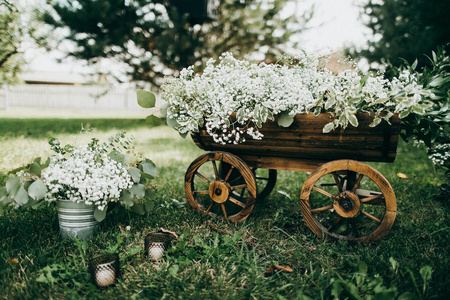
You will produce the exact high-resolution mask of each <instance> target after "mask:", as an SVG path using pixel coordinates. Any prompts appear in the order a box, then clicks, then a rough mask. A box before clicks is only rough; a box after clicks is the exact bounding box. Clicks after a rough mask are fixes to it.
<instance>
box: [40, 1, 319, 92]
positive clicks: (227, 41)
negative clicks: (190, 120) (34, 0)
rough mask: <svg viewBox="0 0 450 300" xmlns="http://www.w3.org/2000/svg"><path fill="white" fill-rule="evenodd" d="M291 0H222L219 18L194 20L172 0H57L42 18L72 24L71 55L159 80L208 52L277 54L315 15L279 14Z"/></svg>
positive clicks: (136, 77) (57, 24)
mask: <svg viewBox="0 0 450 300" xmlns="http://www.w3.org/2000/svg"><path fill="white" fill-rule="evenodd" d="M288 2H289V1H288V0H274V1H267V0H246V1H235V0H225V1H220V7H219V9H218V12H219V15H218V19H217V20H215V21H213V22H210V23H205V24H203V25H199V24H197V25H194V26H193V25H191V24H190V23H189V16H188V15H183V14H181V13H180V12H178V11H177V9H176V8H175V6H173V5H172V4H171V1H165V0H154V1H150V2H149V1H145V0H132V1H125V0H114V1H101V0H80V1H76V2H72V1H54V2H52V4H51V8H48V11H47V13H46V14H45V15H44V16H43V20H44V22H46V23H47V24H50V25H51V26H52V27H53V28H55V29H59V28H63V27H65V28H68V29H69V34H68V35H67V36H65V39H67V40H70V41H72V42H74V44H75V46H76V49H75V50H74V51H72V52H71V53H68V54H69V55H71V56H74V57H76V58H80V59H84V60H88V61H89V62H91V63H96V62H98V61H100V60H101V59H104V58H114V59H115V60H117V61H120V62H123V63H125V64H126V65H128V66H129V69H128V70H127V73H128V75H130V76H131V77H132V79H133V80H137V81H144V82H150V83H153V84H157V85H159V84H161V83H162V79H163V78H164V77H165V76H166V75H168V74H176V73H177V72H178V71H179V70H181V69H182V68H184V67H187V66H190V65H193V64H194V63H197V65H196V67H198V68H199V69H200V68H201V67H202V65H204V64H205V63H206V61H205V59H206V58H209V57H216V58H217V57H218V56H219V55H220V54H221V53H223V52H226V51H233V52H236V54H237V55H239V56H240V57H244V56H245V55H247V54H254V53H256V52H259V53H261V54H262V55H263V56H265V57H266V58H268V59H271V58H273V57H274V54H276V53H279V52H280V49H281V48H282V47H283V45H285V44H286V43H288V42H289V39H290V37H291V35H292V34H294V33H298V32H299V31H301V30H302V29H304V27H305V24H306V23H307V21H308V20H309V19H310V18H311V14H312V13H311V12H310V11H308V12H305V14H304V16H303V17H301V18H297V19H294V17H288V18H285V17H284V16H281V10H282V9H283V8H284V7H285V5H286V4H287V3H288ZM288 24H289V28H288ZM294 25H296V26H294ZM292 28H295V29H292Z"/></svg>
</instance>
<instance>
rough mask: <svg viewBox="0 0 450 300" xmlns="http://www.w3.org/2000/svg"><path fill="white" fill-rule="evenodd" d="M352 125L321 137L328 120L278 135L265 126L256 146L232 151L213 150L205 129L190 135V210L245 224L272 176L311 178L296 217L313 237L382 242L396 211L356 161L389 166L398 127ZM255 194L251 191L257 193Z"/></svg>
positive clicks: (363, 121)
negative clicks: (288, 173)
mask: <svg viewBox="0 0 450 300" xmlns="http://www.w3.org/2000/svg"><path fill="white" fill-rule="evenodd" d="M357 117H358V120H359V126H358V127H357V128H355V127H347V128H346V129H345V130H337V131H334V132H331V133H326V134H325V133H322V128H323V127H324V126H325V124H327V123H328V122H330V119H329V116H328V114H321V115H319V116H318V117H314V116H313V115H312V114H302V115H297V116H296V117H295V120H294V123H293V124H292V125H291V126H289V127H287V128H285V127H280V126H278V125H277V123H276V122H271V121H269V122H267V123H265V124H264V125H263V127H262V128H261V130H260V131H261V132H262V133H263V134H264V138H263V139H262V140H248V141H246V142H245V143H243V144H238V145H232V144H227V145H220V144H217V143H214V141H213V139H212V137H211V136H209V135H208V134H207V132H206V130H201V131H200V132H198V133H195V134H193V135H192V138H193V140H194V142H195V143H196V144H197V146H198V147H200V148H201V149H204V150H207V151H211V152H208V153H206V154H203V155H201V156H200V157H198V158H197V159H195V160H194V161H193V162H192V163H191V165H190V166H189V168H188V169H187V172H186V175H185V191H186V196H187V199H188V201H189V203H190V205H191V206H192V207H193V208H194V209H196V210H197V211H199V212H201V213H208V214H220V215H223V216H224V217H225V218H226V219H228V220H231V221H234V222H237V221H242V220H244V219H246V218H247V217H248V216H249V214H250V213H251V211H252V210H253V207H254V205H255V203H256V202H260V201H262V200H263V199H264V198H265V197H267V196H268V195H269V193H270V192H271V191H272V189H273V188H274V185H275V182H276V177H277V171H276V170H293V171H303V172H312V173H311V174H310V175H309V177H308V178H307V179H306V181H305V183H304V184H303V188H302V191H301V194H300V207H301V212H302V215H303V217H304V219H305V221H306V224H307V225H308V226H309V228H310V229H311V230H312V231H313V232H314V233H315V234H316V235H318V236H319V237H334V238H338V239H344V240H355V241H361V242H367V241H374V240H378V239H380V238H381V237H383V236H384V235H385V234H386V233H387V232H388V231H389V230H390V228H391V227H392V225H393V223H394V220H395V215H396V210H397V205H396V201H395V195H394V191H393V190H392V187H391V185H390V184H389V182H388V181H387V180H386V178H385V177H384V176H383V175H382V174H380V173H379V172H378V171H377V170H375V169H374V168H372V167H370V166H368V165H366V164H364V163H361V162H359V161H371V162H393V161H394V159H395V155H396V149H397V143H398V135H399V132H400V120H399V119H398V117H397V116H394V117H393V118H392V120H391V124H388V123H387V122H385V121H383V122H382V123H381V124H380V125H378V126H376V127H373V128H372V127H369V124H370V123H371V122H372V117H370V116H369V115H368V114H358V116H357ZM258 189H259V190H258Z"/></svg>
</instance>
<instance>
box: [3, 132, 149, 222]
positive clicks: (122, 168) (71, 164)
mask: <svg viewBox="0 0 450 300" xmlns="http://www.w3.org/2000/svg"><path fill="white" fill-rule="evenodd" d="M49 144H50V146H51V148H52V150H53V151H54V152H55V155H53V156H51V157H50V158H48V159H47V160H46V161H45V162H41V159H40V158H36V159H34V160H33V162H32V163H31V164H28V165H26V166H23V167H20V168H17V169H15V170H12V171H11V172H10V173H11V174H13V175H12V176H11V177H10V178H9V179H8V180H7V181H6V184H5V187H1V188H0V214H1V213H2V210H4V209H5V208H6V207H8V206H14V207H15V208H18V207H29V206H31V207H38V206H39V205H41V204H42V203H43V202H53V201H56V200H69V201H73V202H77V203H80V202H83V203H85V204H87V205H93V206H95V208H96V209H95V213H94V217H95V218H96V219H97V220H98V221H101V220H103V218H105V216H106V208H107V205H108V204H109V203H114V202H115V203H120V204H121V205H123V206H125V207H126V208H133V211H135V212H138V213H141V214H143V213H144V212H145V211H148V210H150V209H151V207H152V204H151V201H152V199H150V197H151V196H152V195H154V191H153V187H152V186H151V185H150V183H149V181H150V180H151V179H153V178H154V176H156V174H157V170H156V167H155V165H154V163H153V162H152V161H151V160H149V159H146V158H141V157H140V156H139V155H136V153H135V152H134V151H133V146H132V143H131V140H130V139H126V138H125V133H124V132H119V133H117V134H116V136H113V137H110V138H109V140H108V142H105V143H102V144H100V143H99V141H98V140H97V139H95V138H93V139H91V142H90V143H88V144H87V145H81V146H77V147H75V146H72V145H65V146H61V144H60V142H59V141H58V140H56V139H51V140H50V141H49ZM123 150H125V151H123ZM122 152H124V153H125V154H124V153H122ZM127 155H133V156H134V157H132V158H131V157H129V156H127Z"/></svg>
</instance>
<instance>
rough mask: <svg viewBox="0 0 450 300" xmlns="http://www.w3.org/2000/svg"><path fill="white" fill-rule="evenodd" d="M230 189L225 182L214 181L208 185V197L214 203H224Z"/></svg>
mask: <svg viewBox="0 0 450 300" xmlns="http://www.w3.org/2000/svg"><path fill="white" fill-rule="evenodd" d="M230 190H231V189H230V187H229V185H228V184H227V183H226V182H223V181H214V182H212V183H211V184H210V185H209V191H208V193H209V196H210V197H211V199H212V200H213V201H214V202H216V203H224V202H225V201H227V200H228V198H229V196H230Z"/></svg>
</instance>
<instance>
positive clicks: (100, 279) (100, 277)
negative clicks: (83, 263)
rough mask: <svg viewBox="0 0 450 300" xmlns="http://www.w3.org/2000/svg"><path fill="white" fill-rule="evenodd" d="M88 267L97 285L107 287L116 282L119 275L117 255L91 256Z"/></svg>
mask: <svg viewBox="0 0 450 300" xmlns="http://www.w3.org/2000/svg"><path fill="white" fill-rule="evenodd" d="M89 269H90V273H91V276H92V279H93V280H94V283H95V285H97V286H98V287H107V286H110V285H113V284H115V283H116V282H117V278H118V277H119V255H117V254H111V253H108V254H101V255H97V256H95V257H93V258H91V260H90V262H89Z"/></svg>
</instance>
